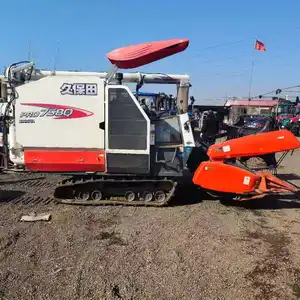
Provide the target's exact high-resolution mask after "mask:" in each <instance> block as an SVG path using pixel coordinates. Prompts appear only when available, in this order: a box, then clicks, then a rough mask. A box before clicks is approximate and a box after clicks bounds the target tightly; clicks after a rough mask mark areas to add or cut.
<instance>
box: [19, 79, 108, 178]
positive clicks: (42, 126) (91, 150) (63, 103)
mask: <svg viewBox="0 0 300 300" xmlns="http://www.w3.org/2000/svg"><path fill="white" fill-rule="evenodd" d="M17 92H18V95H19V97H18V98H17V101H16V106H15V116H16V139H17V142H18V143H19V144H21V145H22V146H23V148H24V157H25V165H26V168H27V169H30V170H35V171H56V172H60V171H62V172H63V171H65V172H67V171H101V172H102V171H105V157H104V155H105V151H104V149H105V134H104V128H103V127H102V128H103V129H101V128H100V127H101V126H103V124H104V117H105V111H104V81H103V80H101V79H99V78H98V77H96V76H95V77H92V76H88V77H85V76H76V77H72V76H49V77H45V78H42V79H40V80H37V81H32V82H29V83H27V84H24V85H22V86H20V87H18V88H17ZM100 124H102V125H100Z"/></svg>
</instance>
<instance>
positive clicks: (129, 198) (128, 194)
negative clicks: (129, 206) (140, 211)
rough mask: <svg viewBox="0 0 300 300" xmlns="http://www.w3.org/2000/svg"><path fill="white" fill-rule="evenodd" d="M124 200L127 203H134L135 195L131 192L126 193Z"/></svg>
mask: <svg viewBox="0 0 300 300" xmlns="http://www.w3.org/2000/svg"><path fill="white" fill-rule="evenodd" d="M125 199H126V200H127V201H129V202H132V201H134V200H135V193H134V192H132V191H127V192H126V193H125Z"/></svg>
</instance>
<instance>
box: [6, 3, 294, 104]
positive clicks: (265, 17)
mask: <svg viewBox="0 0 300 300" xmlns="http://www.w3.org/2000/svg"><path fill="white" fill-rule="evenodd" d="M13 6H14V7H16V8H17V9H12V4H10V3H9V2H8V1H6V2H3V3H1V11H2V12H3V13H2V18H1V20H2V43H1V48H0V54H1V55H0V59H1V64H2V66H7V65H8V64H10V63H13V62H16V61H19V60H24V59H28V48H29V43H30V41H31V42H32V47H31V48H32V50H31V56H32V58H33V59H34V60H35V61H36V64H37V67H38V68H46V69H52V68H53V66H54V63H53V61H54V57H56V60H57V69H60V70H70V69H81V70H85V71H106V70H107V69H108V68H109V62H108V61H107V59H106V58H105V53H107V52H109V51H111V50H113V49H115V48H119V47H122V46H125V45H131V44H137V43H141V42H147V41H154V40H164V39H172V38H188V39H189V40H190V46H189V48H188V49H187V50H186V51H185V52H183V53H180V54H177V55H174V56H172V57H169V58H166V59H164V60H162V61H159V62H155V63H152V64H151V65H147V66H144V67H142V68H140V71H145V72H164V73H183V74H186V73H187V74H190V76H191V79H192V84H193V88H192V90H191V93H192V94H193V95H194V96H195V98H196V99H198V100H201V102H202V103H205V101H208V100H205V99H221V98H222V97H225V96H226V94H227V96H247V95H248V92H249V82H250V74H251V64H252V61H253V60H254V61H255V67H254V74H253V86H252V95H256V94H260V93H264V92H268V91H271V90H274V89H276V88H282V87H287V86H293V85H298V84H300V77H299V72H300V1H298V0H290V1H284V2H283V1H271V0H265V1H261V0H260V1H259V0H252V1H241V0H227V1H223V0H210V1H200V0H190V1H179V0H151V1H137V0H126V1H125V0H124V1H121V0H115V1H106V0H86V1H79V0H51V1H50V0H39V1H38V0H28V1H19V0H15V1H14V5H13ZM256 38H257V39H259V40H260V41H262V42H264V43H265V46H266V48H267V52H258V51H254V42H255V39H256ZM58 41H59V47H58ZM57 48H59V51H58V53H57ZM151 89H155V91H157V89H159V90H162V87H161V86H160V87H159V88H157V87H148V88H147V89H144V90H147V91H149V90H151Z"/></svg>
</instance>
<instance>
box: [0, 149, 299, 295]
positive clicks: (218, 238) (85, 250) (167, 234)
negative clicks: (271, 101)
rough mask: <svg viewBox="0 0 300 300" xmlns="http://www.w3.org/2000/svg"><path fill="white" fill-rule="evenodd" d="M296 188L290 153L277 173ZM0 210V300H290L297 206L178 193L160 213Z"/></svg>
mask: <svg viewBox="0 0 300 300" xmlns="http://www.w3.org/2000/svg"><path fill="white" fill-rule="evenodd" d="M280 172H281V173H284V174H283V176H284V177H285V178H286V179H289V180H293V182H294V183H295V184H299V185H300V181H299V180H298V178H297V173H298V174H299V175H300V151H298V152H295V153H294V155H293V156H289V157H287V158H286V160H285V162H284V168H283V169H280ZM36 211H37V212H50V213H51V214H52V220H51V222H43V223H42V222H36V223H22V222H19V218H20V216H21V215H22V214H23V213H27V212H30V210H29V209H28V208H25V207H22V206H20V205H11V204H3V205H1V210H0V214H1V216H0V299H4V300H8V299H9V300H10V299H17V300H20V299H24V300H26V299H41V300H42V299H51V300H55V299H60V300H63V299H68V300H70V299H97V300H98V299H124V300H125V299H128V300H129V299H132V300H133V299H182V300H183V299H188V300H192V299H243V300H246V299H266V300H268V299H286V300H289V299H299V298H300V267H299V266H300V253H299V251H298V249H300V236H299V232H300V204H298V203H295V202H286V200H285V201H282V200H280V201H276V200H274V199H264V200H259V201H254V202H250V203H247V204H244V205H237V204H232V205H224V204H221V203H220V202H219V201H215V200H209V199H207V197H204V196H203V195H202V194H200V193H199V192H198V193H195V192H192V190H188V188H186V189H185V190H184V191H183V192H181V196H180V195H179V196H177V197H176V199H175V202H174V204H173V205H172V206H171V207H166V208H144V207H137V208H134V207H118V206H116V207H85V208H83V207H71V206H63V205H61V206H55V205H50V206H46V207H36Z"/></svg>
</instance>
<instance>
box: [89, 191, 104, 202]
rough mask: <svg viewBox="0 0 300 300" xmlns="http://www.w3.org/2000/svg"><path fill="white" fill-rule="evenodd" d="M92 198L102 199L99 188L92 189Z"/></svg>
mask: <svg viewBox="0 0 300 300" xmlns="http://www.w3.org/2000/svg"><path fill="white" fill-rule="evenodd" d="M91 198H92V200H97V201H99V200H101V199H102V193H101V192H100V191H99V190H94V191H93V192H92V194H91Z"/></svg>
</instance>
